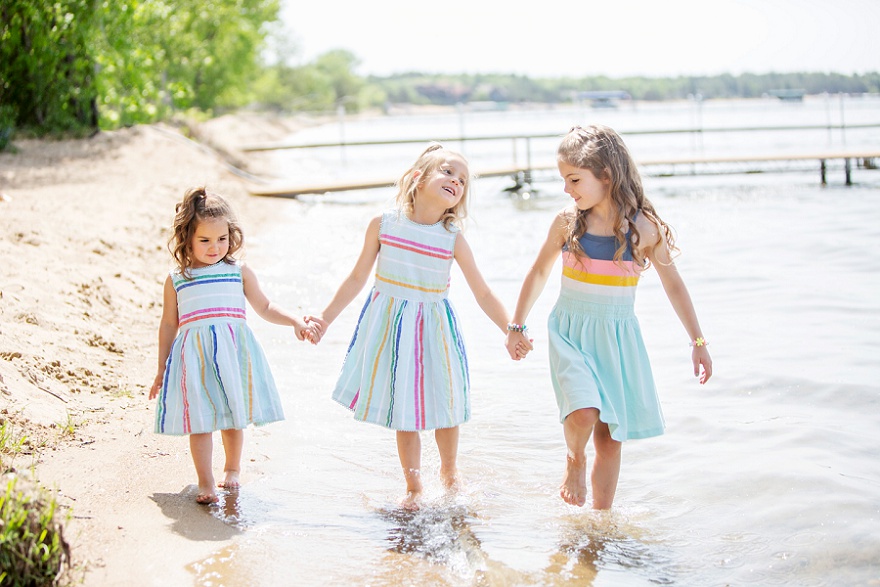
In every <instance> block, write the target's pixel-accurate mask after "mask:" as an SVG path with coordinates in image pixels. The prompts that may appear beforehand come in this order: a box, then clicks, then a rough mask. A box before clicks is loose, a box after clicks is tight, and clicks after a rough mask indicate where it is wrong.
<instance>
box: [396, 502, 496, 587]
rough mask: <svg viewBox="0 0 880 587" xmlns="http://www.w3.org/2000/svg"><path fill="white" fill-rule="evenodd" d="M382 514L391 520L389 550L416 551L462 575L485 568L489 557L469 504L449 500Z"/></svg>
mask: <svg viewBox="0 0 880 587" xmlns="http://www.w3.org/2000/svg"><path fill="white" fill-rule="evenodd" d="M379 514H380V516H381V517H382V518H383V519H385V520H386V521H388V522H390V523H391V527H390V528H389V530H388V537H387V540H388V542H389V543H390V545H389V547H388V551H389V552H391V553H395V554H399V555H414V556H416V557H419V558H421V559H423V560H425V561H427V562H430V563H432V564H434V565H438V566H442V567H444V568H445V569H447V570H448V571H449V572H451V573H452V575H454V576H455V577H458V578H460V579H473V578H474V576H475V575H476V574H477V573H480V572H482V571H484V570H485V568H486V559H487V557H486V554H485V553H484V552H483V551H482V549H481V545H480V540H479V539H478V538H477V536H476V534H474V532H473V529H472V528H471V522H472V520H474V519H475V516H474V514H473V513H472V512H470V511H468V508H467V506H465V505H462V504H455V503H448V502H447V503H441V504H437V505H428V506H426V507H422V508H421V509H419V510H416V511H410V510H406V509H404V508H392V509H384V510H380V512H379Z"/></svg>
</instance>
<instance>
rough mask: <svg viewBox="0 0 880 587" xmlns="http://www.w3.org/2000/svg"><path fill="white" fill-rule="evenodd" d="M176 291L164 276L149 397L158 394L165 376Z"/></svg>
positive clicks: (174, 333)
mask: <svg viewBox="0 0 880 587" xmlns="http://www.w3.org/2000/svg"><path fill="white" fill-rule="evenodd" d="M177 325H178V318H177V291H176V290H175V289H174V283H173V282H172V281H171V276H170V275H169V276H168V277H166V278H165V286H164V288H163V292H162V320H161V321H160V322H159V365H158V368H157V369H156V378H155V379H154V380H153V385H152V386H151V387H150V399H154V398H155V397H156V396H157V395H159V390H160V389H162V380H163V379H164V378H165V362H166V361H167V360H168V355H169V353H171V345H172V344H173V343H174V337H175V336H177Z"/></svg>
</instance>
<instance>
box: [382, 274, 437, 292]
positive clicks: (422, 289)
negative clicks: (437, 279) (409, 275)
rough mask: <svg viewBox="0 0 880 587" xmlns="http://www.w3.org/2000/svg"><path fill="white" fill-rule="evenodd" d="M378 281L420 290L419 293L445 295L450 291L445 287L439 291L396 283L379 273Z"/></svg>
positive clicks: (400, 282)
mask: <svg viewBox="0 0 880 587" xmlns="http://www.w3.org/2000/svg"><path fill="white" fill-rule="evenodd" d="M376 279H377V280H378V281H384V282H385V283H389V284H391V285H397V286H400V287H406V288H409V289H415V290H418V291H424V292H428V293H443V292H444V291H446V290H447V289H449V288H448V287H443V288H440V289H437V288H431V287H421V286H419V285H413V284H411V283H404V282H403V281H395V280H393V279H388V278H387V277H382V276H381V275H379V274H378V273H377V274H376Z"/></svg>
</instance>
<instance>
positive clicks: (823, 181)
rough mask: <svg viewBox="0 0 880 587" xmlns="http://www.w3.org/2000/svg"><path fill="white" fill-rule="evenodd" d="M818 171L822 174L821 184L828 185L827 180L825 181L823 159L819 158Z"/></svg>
mask: <svg viewBox="0 0 880 587" xmlns="http://www.w3.org/2000/svg"><path fill="white" fill-rule="evenodd" d="M819 173H820V174H821V176H822V185H828V182H827V181H825V159H820V160H819Z"/></svg>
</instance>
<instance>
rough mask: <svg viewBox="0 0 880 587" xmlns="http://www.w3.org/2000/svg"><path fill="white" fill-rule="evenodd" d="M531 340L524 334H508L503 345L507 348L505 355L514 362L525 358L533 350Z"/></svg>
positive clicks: (511, 332) (512, 332)
mask: <svg viewBox="0 0 880 587" xmlns="http://www.w3.org/2000/svg"><path fill="white" fill-rule="evenodd" d="M526 332H528V331H526ZM533 340H534V339H531V338H527V337H526V333H525V332H514V331H510V332H508V333H507V339H506V340H505V343H504V345H505V346H506V347H507V354H509V355H510V358H511V359H513V360H514V361H519V360H521V359H524V358H526V355H528V354H529V352H530V351H532V350H534V348H535V347H534V345H533V344H532V341H533Z"/></svg>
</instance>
